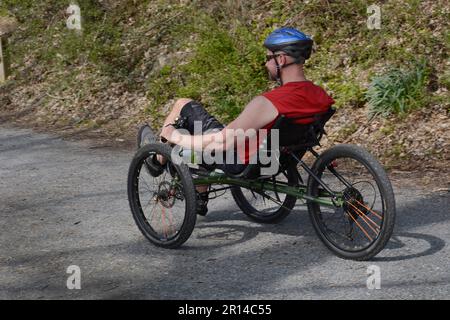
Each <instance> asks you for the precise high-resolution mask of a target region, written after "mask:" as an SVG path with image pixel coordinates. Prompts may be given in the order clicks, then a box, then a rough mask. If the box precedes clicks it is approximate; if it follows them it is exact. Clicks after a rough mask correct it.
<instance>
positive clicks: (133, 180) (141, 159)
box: [128, 143, 197, 248]
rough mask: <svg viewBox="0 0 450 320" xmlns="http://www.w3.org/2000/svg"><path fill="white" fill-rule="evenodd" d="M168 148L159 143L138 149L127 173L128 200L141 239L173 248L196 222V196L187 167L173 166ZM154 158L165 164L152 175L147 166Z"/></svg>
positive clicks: (191, 229) (188, 233) (190, 231)
mask: <svg viewBox="0 0 450 320" xmlns="http://www.w3.org/2000/svg"><path fill="white" fill-rule="evenodd" d="M171 150H172V149H171V148H170V147H169V146H168V145H165V144H161V143H153V144H148V145H146V146H144V147H142V148H140V149H139V150H138V152H137V153H136V155H135V157H134V158H133V160H132V162H131V165H130V169H129V173H128V201H129V204H130V208H131V212H132V214H133V218H134V220H135V222H136V224H137V226H138V228H139V230H140V231H141V232H142V233H143V234H144V236H145V237H146V238H147V239H148V240H150V241H151V242H152V243H153V244H155V245H157V246H160V247H164V248H176V247H179V246H180V245H181V244H183V243H184V242H185V241H186V240H187V239H188V238H189V236H190V235H191V233H192V231H193V229H194V226H195V222H196V217H197V215H196V209H195V208H196V196H195V188H194V184H193V182H192V177H191V175H190V173H189V169H188V167H187V166H186V164H184V163H181V164H179V165H176V164H174V163H173V161H172V158H171ZM156 155H162V156H163V157H164V158H165V159H168V162H167V163H166V164H165V165H164V166H163V170H162V173H161V174H159V175H158V176H157V177H154V176H152V174H151V173H150V172H151V170H148V169H147V167H146V166H147V163H149V162H150V161H152V160H151V159H152V158H153V157H156Z"/></svg>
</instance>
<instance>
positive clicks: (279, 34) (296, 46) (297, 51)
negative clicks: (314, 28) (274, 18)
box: [264, 27, 313, 64]
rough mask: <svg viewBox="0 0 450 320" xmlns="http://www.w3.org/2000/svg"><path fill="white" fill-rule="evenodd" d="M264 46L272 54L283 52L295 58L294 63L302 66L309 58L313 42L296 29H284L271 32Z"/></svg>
mask: <svg viewBox="0 0 450 320" xmlns="http://www.w3.org/2000/svg"><path fill="white" fill-rule="evenodd" d="M264 46H265V47H266V48H267V49H269V50H270V51H272V52H275V51H283V52H285V53H286V54H287V55H288V56H291V57H293V58H295V62H294V63H300V64H303V63H304V62H305V60H306V59H308V58H309V57H310V56H311V51H312V46H313V40H312V39H311V38H310V37H308V36H307V35H306V34H304V33H303V32H301V31H299V30H297V29H294V28H289V27H284V28H280V29H277V30H275V31H273V32H272V33H271V34H270V35H269V36H268V37H267V38H266V40H265V41H264Z"/></svg>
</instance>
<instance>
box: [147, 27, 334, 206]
mask: <svg viewBox="0 0 450 320" xmlns="http://www.w3.org/2000/svg"><path fill="white" fill-rule="evenodd" d="M312 44H313V41H312V39H311V38H310V37H308V36H306V35H305V34H304V33H302V32H300V31H298V30H296V29H294V28H280V29H277V30H275V31H274V32H272V33H271V34H270V35H269V36H268V37H267V39H266V40H265V41H264V46H265V47H266V48H267V59H266V64H265V67H266V68H267V70H268V73H269V76H270V79H271V80H276V81H277V82H278V83H279V84H280V86H279V87H277V88H275V89H273V90H271V91H268V92H265V93H263V94H261V95H259V96H257V97H255V98H253V100H252V101H250V102H249V103H248V104H247V106H246V107H245V108H244V110H243V111H242V113H241V114H240V115H239V116H238V117H237V118H236V119H235V120H234V121H232V122H231V123H230V124H228V125H227V126H224V125H222V124H221V123H220V122H219V121H217V120H216V119H215V118H214V117H213V116H211V115H210V114H208V112H207V111H206V110H205V109H204V108H203V106H202V105H201V104H200V103H198V102H196V101H193V100H192V99H186V98H183V99H178V100H177V101H176V102H175V104H174V106H173V108H172V110H171V112H170V113H169V115H168V116H167V118H166V120H165V121H164V126H163V128H162V131H161V137H162V138H165V139H166V140H168V141H169V142H171V143H174V144H177V145H180V146H182V147H183V148H187V149H192V148H193V149H194V150H204V148H206V147H209V148H211V146H213V149H214V150H216V151H219V150H225V151H226V150H230V148H235V147H236V146H234V143H235V141H236V140H235V136H234V134H235V131H236V130H237V129H242V130H244V131H246V130H249V129H254V130H258V129H261V128H264V129H270V128H271V127H272V126H273V124H274V123H275V120H276V119H277V117H278V116H279V115H281V114H283V115H285V116H287V117H299V116H309V115H314V114H316V113H320V112H324V111H326V110H328V109H329V107H330V106H331V105H332V104H333V103H334V101H333V99H332V98H331V97H330V96H328V94H327V93H326V92H325V91H324V90H323V89H322V88H321V87H319V86H316V85H314V84H313V83H312V82H310V81H308V80H307V79H306V77H305V74H304V72H303V64H304V63H305V60H306V59H308V58H309V57H310V55H311V51H312ZM179 117H181V118H183V119H185V123H186V125H185V126H184V128H185V129H187V131H188V132H189V133H190V134H182V133H181V132H179V130H177V129H175V127H174V126H173V125H171V124H173V123H175V121H176V120H177V119H178V118H179ZM194 121H201V123H202V133H203V134H201V135H193V134H194ZM308 122H311V120H308V119H302V120H298V123H308ZM152 140H155V138H154V136H153V134H152V132H151V130H150V128H149V127H148V126H144V127H142V128H141V130H140V132H139V136H138V145H139V146H141V145H142V144H144V143H145V142H146V141H147V142H148V141H152ZM241 158H242V157H241ZM243 158H244V159H243V160H244V164H239V163H232V164H229V163H227V164H225V165H221V166H218V167H219V168H220V169H222V170H223V171H225V172H230V173H238V172H239V171H242V169H243V168H244V167H245V163H248V155H244V157H243ZM163 161H164V160H163V159H152V161H150V162H149V171H150V172H151V174H152V175H155V176H156V175H159V174H161V172H162V168H161V163H163ZM197 191H198V192H199V208H198V213H199V214H206V212H207V207H206V204H207V200H208V199H207V193H205V192H204V191H206V190H205V188H204V187H203V188H201V189H197Z"/></svg>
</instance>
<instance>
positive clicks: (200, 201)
mask: <svg viewBox="0 0 450 320" xmlns="http://www.w3.org/2000/svg"><path fill="white" fill-rule="evenodd" d="M207 213H208V193H207V192H202V193H200V192H198V193H197V214H199V215H201V216H206V214H207Z"/></svg>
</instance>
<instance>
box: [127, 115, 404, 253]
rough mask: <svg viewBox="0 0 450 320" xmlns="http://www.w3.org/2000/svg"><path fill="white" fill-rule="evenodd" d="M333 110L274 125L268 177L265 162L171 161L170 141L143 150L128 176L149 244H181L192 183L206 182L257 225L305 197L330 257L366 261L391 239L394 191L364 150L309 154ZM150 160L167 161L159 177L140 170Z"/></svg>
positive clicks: (189, 223)
mask: <svg viewBox="0 0 450 320" xmlns="http://www.w3.org/2000/svg"><path fill="white" fill-rule="evenodd" d="M334 112H335V110H334V109H332V108H330V109H329V110H328V111H327V112H325V113H322V114H316V115H314V116H310V117H312V118H313V122H312V123H310V124H298V123H296V121H295V120H297V119H299V118H288V117H285V116H283V115H281V116H279V117H278V119H277V121H276V122H275V124H274V126H273V127H272V129H278V130H279V131H278V133H279V146H278V148H277V149H276V150H273V148H271V146H270V143H266V144H265V146H266V148H267V151H268V152H276V154H277V157H276V159H277V161H278V165H279V166H278V171H277V172H276V173H275V174H272V175H270V176H267V175H262V174H261V172H262V170H261V169H262V168H263V166H264V165H262V164H261V163H258V162H256V163H253V164H249V165H248V166H246V168H245V169H244V170H243V171H242V172H240V173H238V174H230V173H225V172H223V171H221V170H214V169H211V168H210V167H208V166H206V167H203V166H202V165H200V166H192V165H190V164H189V163H185V162H181V163H180V162H179V161H178V162H177V161H173V158H172V156H173V147H174V146H173V145H170V144H168V143H159V142H158V143H151V144H147V145H145V146H143V147H141V148H140V149H139V150H138V151H137V153H136V155H135V156H134V158H133V160H132V162H131V165H130V169H129V174H128V199H129V204H130V208H131V211H132V214H133V217H134V220H135V222H136V224H137V226H138V227H139V229H140V230H141V232H142V233H143V234H144V236H145V237H146V238H147V239H148V240H150V241H151V242H152V243H153V244H155V245H157V246H160V247H164V248H177V247H179V246H180V245H182V244H183V243H184V242H185V241H186V240H188V238H189V237H190V235H191V233H192V231H193V229H194V226H195V223H196V219H197V214H196V208H197V206H196V201H197V199H198V198H197V192H196V186H200V185H209V186H210V187H209V190H208V193H209V194H215V195H217V193H218V192H221V191H225V190H227V189H230V190H231V194H232V196H233V198H234V200H235V201H236V204H237V205H238V206H239V208H240V209H241V210H242V212H243V213H244V214H246V215H247V216H248V217H249V218H251V219H252V220H254V221H257V222H260V223H277V222H280V221H281V220H283V219H284V218H286V217H287V216H288V215H289V213H290V212H291V211H292V210H293V208H294V206H295V204H296V202H297V200H303V201H305V202H306V205H307V208H308V212H309V217H310V220H311V222H312V224H313V226H314V229H315V231H316V233H317V235H318V236H319V238H320V239H321V240H322V242H323V243H324V244H325V245H326V246H327V247H328V248H329V249H330V250H331V251H332V252H334V253H335V254H336V255H337V256H339V257H341V258H345V259H352V260H369V259H371V258H372V257H374V256H375V255H376V254H378V253H379V252H380V251H381V250H382V249H383V248H384V247H385V245H386V243H387V242H388V240H389V238H390V237H391V235H392V232H393V228H394V222H395V214H396V209H395V198H394V193H393V190H392V187H391V183H390V181H389V178H388V176H387V174H386V172H385V170H384V169H383V167H382V166H381V165H380V163H379V162H378V161H377V160H376V159H375V158H374V157H373V156H372V155H371V154H370V153H369V152H367V151H366V150H365V149H363V148H361V147H359V146H356V145H350V144H340V145H335V146H333V147H331V148H329V149H328V150H326V151H324V152H323V153H322V154H318V153H317V152H316V151H315V150H314V149H313V148H314V147H315V146H320V140H321V138H322V136H323V135H324V134H325V130H324V126H325V123H326V122H327V121H328V120H329V119H330V118H331V116H332V115H333V114H334ZM267 141H270V139H266V142H267ZM306 153H310V154H312V155H313V156H314V157H315V161H314V163H313V164H312V166H308V165H307V164H306V163H305V162H304V160H302V159H303V157H304V155H305V154H306ZM156 155H161V156H163V157H164V158H165V159H167V162H166V164H165V165H164V172H163V174H161V175H159V176H157V177H153V176H152V175H150V174H149V172H148V171H147V170H145V169H144V168H145V164H146V161H147V160H148V159H149V158H150V157H155V156H156ZM301 172H302V173H303V176H305V175H306V176H307V178H305V179H303V178H302V174H301ZM304 180H306V181H304Z"/></svg>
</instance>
